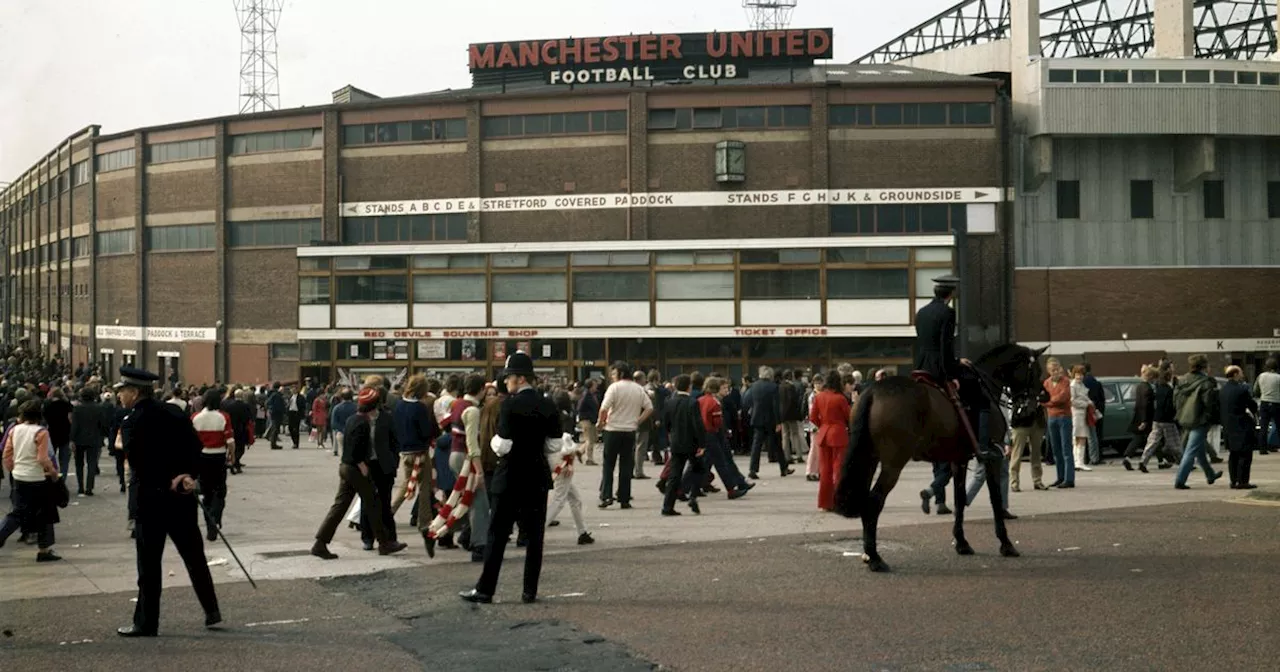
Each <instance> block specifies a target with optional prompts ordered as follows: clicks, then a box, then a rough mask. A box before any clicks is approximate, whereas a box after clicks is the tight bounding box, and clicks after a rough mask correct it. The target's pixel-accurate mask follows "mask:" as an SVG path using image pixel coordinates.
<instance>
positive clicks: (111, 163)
mask: <svg viewBox="0 0 1280 672" xmlns="http://www.w3.org/2000/svg"><path fill="white" fill-rule="evenodd" d="M136 158H137V157H136V156H135V152H134V151H133V148H132V147H130V148H128V149H119V150H116V151H114V152H107V153H106V154H99V155H98V172H99V173H105V172H107V171H111V170H123V169H125V168H132V167H133V166H134V164H135V163H136Z"/></svg>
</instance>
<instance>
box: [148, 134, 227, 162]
mask: <svg viewBox="0 0 1280 672" xmlns="http://www.w3.org/2000/svg"><path fill="white" fill-rule="evenodd" d="M214 154H216V149H215V147H214V142H213V138H201V139H199V140H179V141H178V142H162V143H158V144H154V145H151V146H150V147H147V161H149V162H150V163H167V162H169V161H188V160H191V159H207V158H210V157H212V156H214Z"/></svg>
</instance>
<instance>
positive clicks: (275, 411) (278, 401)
mask: <svg viewBox="0 0 1280 672" xmlns="http://www.w3.org/2000/svg"><path fill="white" fill-rule="evenodd" d="M266 406H267V413H268V414H270V415H271V417H273V418H275V419H277V420H279V419H280V418H283V417H284V411H285V408H286V406H285V402H284V395H283V394H280V392H279V391H273V392H271V394H269V395H267V404H266ZM342 426H343V427H346V425H342Z"/></svg>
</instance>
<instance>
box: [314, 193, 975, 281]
mask: <svg viewBox="0 0 1280 672" xmlns="http://www.w3.org/2000/svg"><path fill="white" fill-rule="evenodd" d="M858 207H875V206H858ZM738 254H739V257H740V259H741V262H742V264H743V265H744V266H752V265H777V264H788V265H801V264H813V265H817V264H819V263H821V262H822V260H823V258H824V257H825V259H826V262H827V264H832V265H834V264H906V263H907V261H908V259H909V257H910V255H911V251H910V250H909V249H907V248H905V247H850V248H828V249H825V250H820V249H817V248H805V249H783V250H741V251H739V252H738ZM489 258H490V263H491V264H492V267H493V268H495V269H564V268H565V266H566V264H572V266H573V268H575V269H578V268H591V267H604V266H608V267H625V266H648V265H649V264H650V261H653V262H654V264H655V265H656V266H657V267H658V268H664V267H673V266H732V265H733V261H734V253H733V252H689V251H670V252H652V253H650V252H574V253H573V254H564V253H559V252H535V253H529V252H504V253H496V254H492V255H489ZM331 261H332V267H333V268H334V269H335V270H339V271H393V270H405V269H406V268H407V267H408V266H409V265H410V264H409V258H406V257H399V256H393V255H378V256H374V255H367V256H344V257H335V258H333V259H332V260H331V259H328V258H325V257H306V258H303V259H300V260H299V268H300V269H301V270H303V271H326V270H329V268H330V262H331ZM916 261H917V262H919V263H950V262H951V250H950V249H949V248H943V247H939V248H918V249H917V250H916ZM412 266H413V268H415V269H429V270H447V269H448V270H461V269H483V268H485V255H483V254H430V255H417V256H414V257H412Z"/></svg>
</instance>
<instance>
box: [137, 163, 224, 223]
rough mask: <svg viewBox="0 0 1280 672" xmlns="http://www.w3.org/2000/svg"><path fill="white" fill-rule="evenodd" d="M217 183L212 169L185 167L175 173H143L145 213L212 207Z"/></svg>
mask: <svg viewBox="0 0 1280 672" xmlns="http://www.w3.org/2000/svg"><path fill="white" fill-rule="evenodd" d="M215 189H217V182H216V181H215V179H214V171H212V170H185V171H182V172H177V173H148V174H147V212H148V213H149V214H160V213H165V212H186V211H189V210H212V209H213V208H214V207H215V205H214V201H215V199H216V198H217V194H216V193H215V191H214V190H215Z"/></svg>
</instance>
